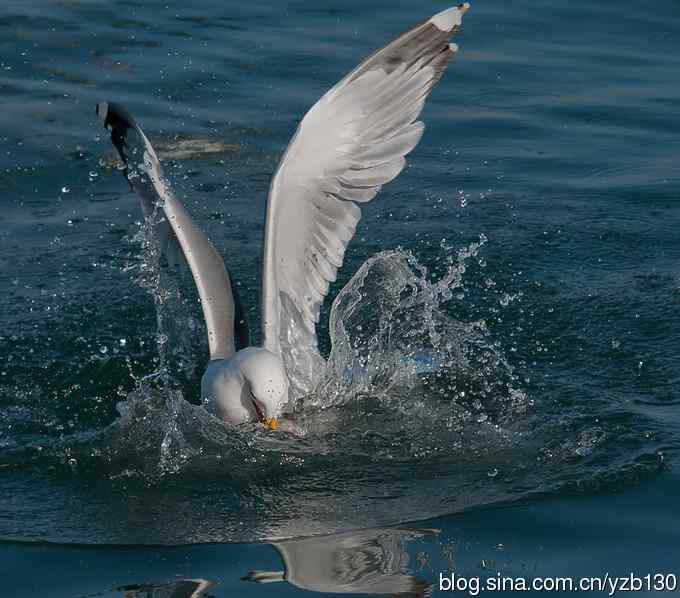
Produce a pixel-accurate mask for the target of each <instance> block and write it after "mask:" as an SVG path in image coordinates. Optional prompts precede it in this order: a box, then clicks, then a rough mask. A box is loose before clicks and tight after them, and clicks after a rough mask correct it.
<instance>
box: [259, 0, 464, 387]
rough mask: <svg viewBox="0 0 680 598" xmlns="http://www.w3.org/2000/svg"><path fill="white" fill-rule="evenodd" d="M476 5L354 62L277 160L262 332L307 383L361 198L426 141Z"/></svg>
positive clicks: (297, 379) (443, 15)
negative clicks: (431, 102) (459, 33)
mask: <svg viewBox="0 0 680 598" xmlns="http://www.w3.org/2000/svg"><path fill="white" fill-rule="evenodd" d="M468 8H469V5H468V4H467V3H466V4H461V5H460V6H457V7H453V8H449V9H448V10H444V11H442V12H440V13H438V14H436V15H435V16H433V17H432V18H431V19H429V20H427V21H424V22H423V23H421V24H420V25H417V26H416V27H414V28H413V29H411V30H409V31H407V32H406V33H404V34H403V35H401V36H400V37H398V38H397V39H395V40H394V41H393V42H391V43H390V44H388V45H387V46H385V47H384V48H382V49H381V50H378V51H377V52H375V53H374V54H373V55H372V56H370V57H369V58H368V59H367V60H365V61H364V62H363V63H361V64H360V65H359V66H358V67H357V68H355V69H354V70H353V71H352V72H350V73H349V74H348V75H347V76H346V77H345V78H344V79H342V80H341V81H340V82H339V83H338V84H337V85H335V86H334V87H333V88H332V89H331V90H330V91H328V92H327V93H326V94H325V95H324V96H323V97H322V98H321V99H320V100H319V101H318V102H317V103H316V104H315V105H314V106H313V107H312V108H311V109H310V110H309V112H308V113H307V114H306V115H305V117H304V119H303V120H302V121H301V122H300V125H299V126H298V129H297V131H296V133H295V135H294V137H293V139H292V141H291V142H290V144H289V146H288V149H287V150H286V153H285V155H284V156H283V158H282V160H281V163H280V164H279V168H278V170H277V172H276V175H275V176H274V179H273V180H272V184H271V188H270V191H269V198H268V202H267V220H266V230H265V247H264V260H263V262H264V263H263V277H262V284H263V293H262V325H263V337H264V346H265V348H266V349H268V350H270V351H272V352H273V353H275V354H277V355H280V356H281V357H282V359H283V360H284V363H285V365H286V369H287V371H288V375H289V377H290V378H291V382H292V383H293V385H294V386H296V387H297V390H298V391H299V392H304V391H308V390H310V388H311V386H312V385H313V381H314V373H315V372H318V369H319V367H318V366H319V363H320V360H321V357H320V355H319V353H318V348H317V338H316V323H317V321H318V319H319V311H320V309H321V304H322V303H323V300H324V298H325V296H326V294H327V293H328V287H329V283H331V282H333V281H334V280H335V278H336V273H337V270H338V268H340V266H341V265H342V262H343V257H344V253H345V249H346V247H347V245H348V243H349V242H350V240H351V239H352V237H353V236H354V232H355V229H356V226H357V223H358V222H359V219H360V218H361V210H360V208H359V206H358V205H357V204H358V203H362V202H367V201H370V200H371V199H373V198H374V197H375V195H376V194H377V193H378V191H379V190H380V187H381V185H384V184H385V183H388V182H389V181H391V180H392V179H393V178H395V177H396V176H397V175H398V174H399V173H400V172H401V170H402V169H403V168H404V164H405V160H404V156H405V155H406V154H408V153H409V152H410V151H411V150H412V149H413V148H414V147H415V146H416V145H417V144H418V142H419V141H420V138H421V136H422V134H423V128H424V125H423V123H422V122H418V121H416V119H417V118H418V115H419V114H420V112H421V110H422V109H423V105H424V103H425V99H426V98H427V95H428V94H429V92H430V91H431V90H432V87H433V86H434V85H435V83H436V82H437V81H438V80H439V78H440V77H441V75H442V73H443V71H444V69H445V68H446V64H447V62H448V60H449V58H450V57H451V55H452V54H453V53H454V52H455V51H456V50H457V47H456V46H455V45H454V44H450V43H449V40H450V38H451V36H452V35H453V34H454V33H455V32H456V30H457V29H458V28H459V27H460V24H461V19H462V16H463V14H464V13H465V11H466V10H467V9H468Z"/></svg>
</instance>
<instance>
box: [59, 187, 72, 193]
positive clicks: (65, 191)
mask: <svg viewBox="0 0 680 598" xmlns="http://www.w3.org/2000/svg"><path fill="white" fill-rule="evenodd" d="M61 192H62V193H64V194H66V193H71V189H70V188H69V187H62V188H61Z"/></svg>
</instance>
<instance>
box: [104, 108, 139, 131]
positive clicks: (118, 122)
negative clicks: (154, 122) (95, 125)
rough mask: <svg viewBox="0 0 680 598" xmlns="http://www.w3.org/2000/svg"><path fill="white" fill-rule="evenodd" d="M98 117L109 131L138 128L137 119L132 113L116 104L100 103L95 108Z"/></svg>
mask: <svg viewBox="0 0 680 598" xmlns="http://www.w3.org/2000/svg"><path fill="white" fill-rule="evenodd" d="M95 112H96V113H97V117H98V118H99V120H101V121H102V122H103V123H104V126H105V127H106V128H107V129H110V130H113V129H114V128H119V127H122V128H123V129H132V128H135V127H136V126H137V123H136V122H135V119H134V118H133V117H132V115H131V114H130V112H129V111H128V110H127V109H126V108H125V107H123V106H121V105H120V104H116V103H115V102H99V103H98V104H97V106H96V108H95Z"/></svg>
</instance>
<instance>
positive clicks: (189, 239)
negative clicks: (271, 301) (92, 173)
mask: <svg viewBox="0 0 680 598" xmlns="http://www.w3.org/2000/svg"><path fill="white" fill-rule="evenodd" d="M97 114H99V117H100V118H101V119H102V120H103V121H104V124H105V126H106V127H107V128H108V129H109V130H110V131H111V141H112V142H113V144H114V146H115V147H116V149H117V150H118V152H119V154H120V157H121V159H122V160H123V163H124V164H125V170H124V174H125V177H126V178H127V179H128V182H129V183H130V185H131V187H132V188H133V189H134V190H135V191H136V192H137V193H138V194H139V196H140V198H141V199H142V208H143V209H144V210H145V212H147V211H149V210H151V211H152V210H153V208H154V205H155V204H160V206H161V207H162V209H163V212H164V214H165V217H166V220H167V223H165V224H164V225H163V226H162V227H158V228H157V230H156V233H157V234H159V235H162V237H161V238H160V239H158V240H159V242H160V243H161V245H162V248H163V249H165V248H166V247H167V246H168V244H169V243H172V244H174V243H177V244H179V247H180V248H181V250H182V255H183V257H184V258H185V260H186V262H187V264H188V266H189V268H190V269H191V273H192V275H193V278H194V282H195V283H196V288H197V289H198V294H199V297H200V299H201V307H202V308H203V317H204V319H205V325H206V328H207V330H208V347H209V350H210V359H228V358H229V357H231V356H232V355H233V354H234V352H235V350H236V342H235V341H236V339H235V335H234V332H235V330H234V320H235V312H236V308H237V305H236V304H235V301H234V294H233V292H232V287H231V280H230V278H229V274H228V273H227V270H226V269H225V267H224V261H223V260H222V257H221V256H220V254H219V253H218V252H217V250H216V249H215V247H214V246H213V244H212V243H211V242H210V240H209V239H208V237H206V235H205V234H204V233H203V231H201V229H200V228H198V226H197V225H196V223H195V222H194V220H193V218H192V217H191V215H190V214H189V212H187V211H186V209H185V207H184V206H183V205H182V202H181V201H180V200H179V199H178V198H177V197H176V196H175V194H174V193H173V192H172V189H171V188H170V185H169V183H168V181H167V179H166V178H165V176H164V174H163V169H162V167H161V163H160V161H159V160H158V157H157V156H156V152H155V151H154V149H153V147H152V146H151V143H150V142H149V140H148V139H147V137H146V135H145V134H144V132H143V131H142V129H141V128H140V127H139V125H137V123H136V122H135V121H134V119H133V118H132V116H131V115H130V114H129V113H128V112H127V110H125V109H124V108H123V107H122V106H119V105H118V104H109V103H107V102H102V103H100V104H98V105H97ZM140 157H142V159H143V162H142V163H141V164H139V163H138V162H139V159H140Z"/></svg>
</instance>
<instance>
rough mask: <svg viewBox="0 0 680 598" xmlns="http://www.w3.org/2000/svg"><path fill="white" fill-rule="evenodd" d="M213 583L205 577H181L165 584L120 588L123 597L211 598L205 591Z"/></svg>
mask: <svg viewBox="0 0 680 598" xmlns="http://www.w3.org/2000/svg"><path fill="white" fill-rule="evenodd" d="M212 585H213V584H212V583H211V582H209V581H207V580H205V579H181V580H179V581H174V582H170V583H164V584H139V585H129V586H123V587H122V588H118V590H119V591H120V592H122V593H123V598H210V596H209V595H208V594H206V593H205V590H207V589H208V588H209V587H211V586H212Z"/></svg>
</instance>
